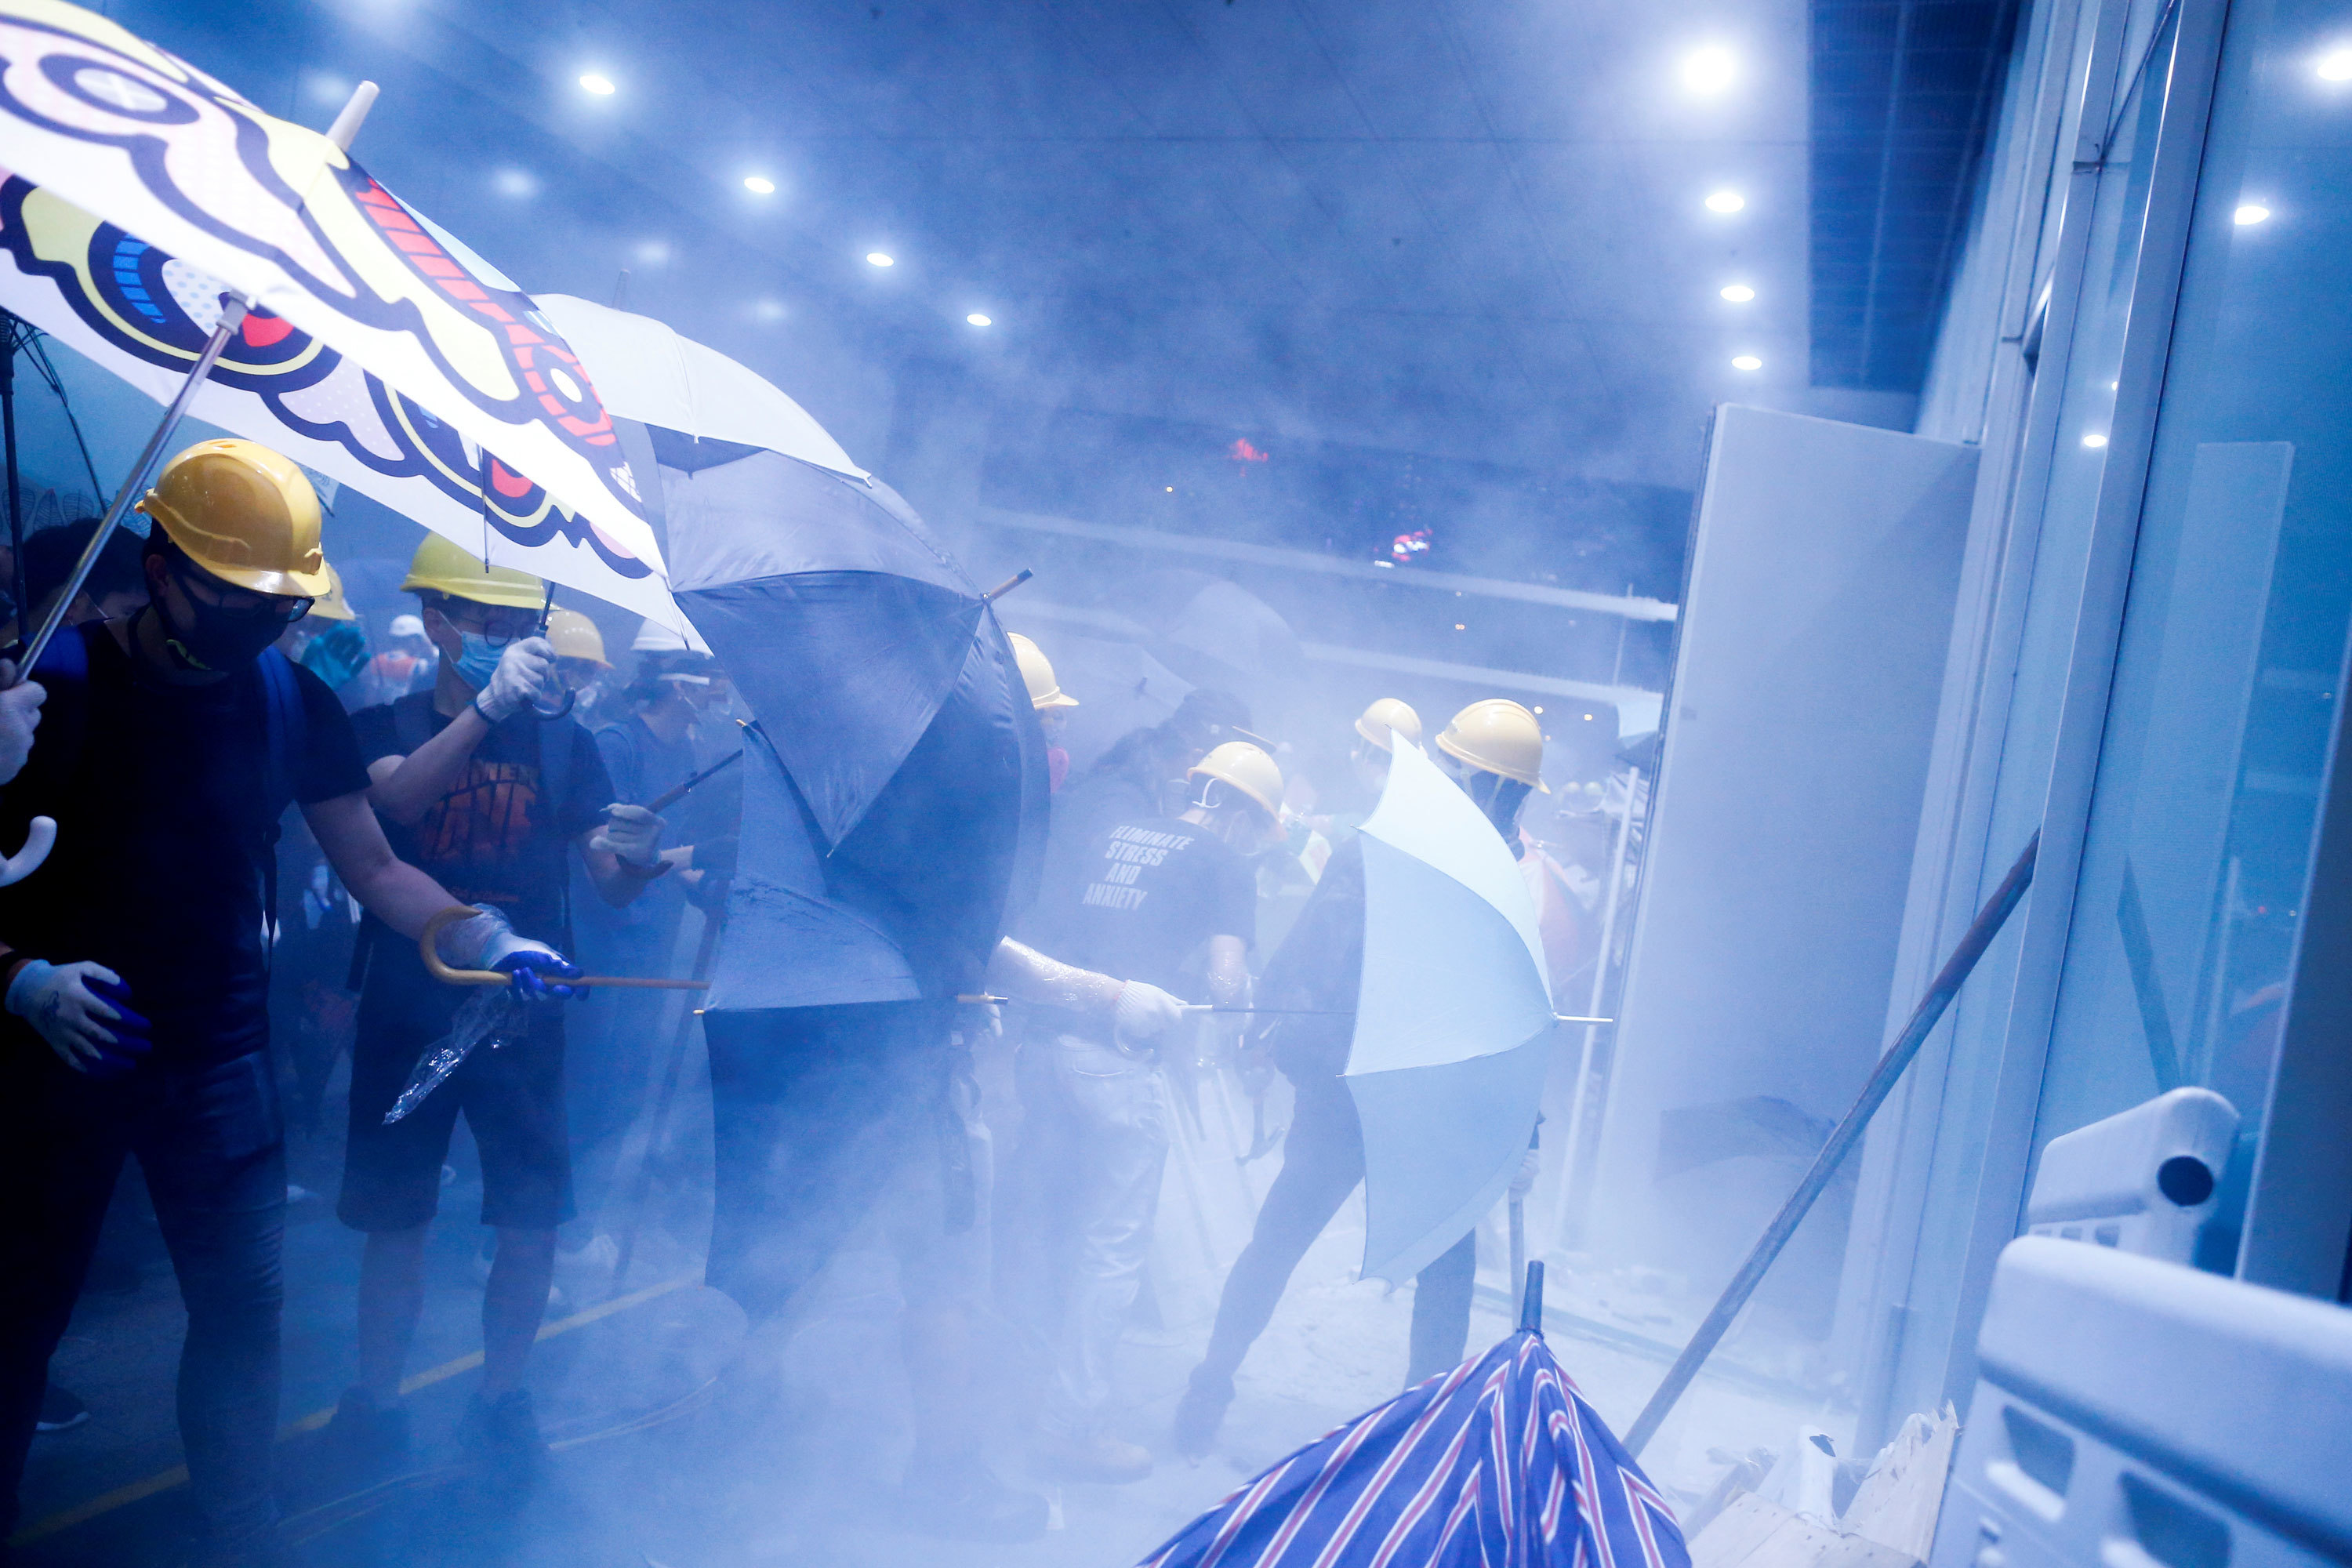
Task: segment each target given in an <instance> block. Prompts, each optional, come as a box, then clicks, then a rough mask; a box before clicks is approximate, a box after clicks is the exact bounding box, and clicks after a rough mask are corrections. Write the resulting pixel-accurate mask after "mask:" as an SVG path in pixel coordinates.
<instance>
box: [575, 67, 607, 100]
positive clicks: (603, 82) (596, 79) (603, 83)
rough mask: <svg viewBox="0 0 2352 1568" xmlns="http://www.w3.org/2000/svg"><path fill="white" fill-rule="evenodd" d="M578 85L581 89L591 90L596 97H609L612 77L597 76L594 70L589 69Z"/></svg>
mask: <svg viewBox="0 0 2352 1568" xmlns="http://www.w3.org/2000/svg"><path fill="white" fill-rule="evenodd" d="M580 86H581V88H582V89H583V90H584V91H587V92H593V93H594V94H595V95H596V96H597V97H598V98H610V97H612V96H613V93H614V87H613V79H612V78H610V77H605V76H599V75H597V74H596V73H595V72H594V71H590V72H589V73H588V74H587V75H586V76H583V77H582V78H581V79H580Z"/></svg>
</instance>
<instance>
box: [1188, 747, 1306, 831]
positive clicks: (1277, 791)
mask: <svg viewBox="0 0 2352 1568" xmlns="http://www.w3.org/2000/svg"><path fill="white" fill-rule="evenodd" d="M1184 776H1185V777H1186V778H1188V779H1189V778H1212V779H1215V780H1217V781H1218V782H1220V783H1222V784H1231V785H1233V786H1234V788H1235V789H1237V790H1239V791H1241V792H1242V793H1243V794H1244V795H1247V796H1249V797H1250V798H1251V799H1252V800H1254V801H1255V802H1257V803H1258V805H1262V806H1264V807H1265V814H1266V815H1267V816H1272V817H1277V818H1278V817H1280V816H1282V770H1281V769H1280V768H1278V767H1276V766H1275V765H1274V759H1273V758H1272V757H1269V756H1267V755H1266V754H1265V752H1262V751H1260V750H1258V749H1257V748H1256V747H1255V746H1253V745H1251V744H1250V743H1249V742H1247V741H1227V742H1225V743H1224V744H1223V745H1222V746H1219V747H1218V748H1217V749H1216V750H1215V751H1213V752H1210V753H1209V754H1208V755H1207V756H1205V757H1202V759H1201V760H1200V761H1199V762H1198V763H1195V764H1194V765H1193V767H1192V772H1190V773H1186V774H1185V775H1184Z"/></svg>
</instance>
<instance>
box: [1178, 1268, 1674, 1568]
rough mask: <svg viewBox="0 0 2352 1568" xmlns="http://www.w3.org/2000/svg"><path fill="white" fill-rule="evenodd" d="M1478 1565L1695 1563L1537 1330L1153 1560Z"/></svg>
mask: <svg viewBox="0 0 2352 1568" xmlns="http://www.w3.org/2000/svg"><path fill="white" fill-rule="evenodd" d="M1539 1288H1540V1287H1538V1289H1539ZM1474 1563H1475V1564H1476V1565H1477V1568H1690V1552H1689V1550H1688V1549H1687V1548H1686V1547H1685V1545H1684V1543H1683V1536H1682V1530H1681V1528H1680V1527H1679V1526H1678V1525H1676V1524H1675V1516H1674V1510H1672V1509H1670V1508H1668V1507H1667V1505H1666V1501H1665V1500H1664V1498H1663V1497H1661V1496H1659V1495H1658V1491H1657V1489H1656V1488H1655V1487H1653V1486H1652V1485H1651V1484H1650V1481H1649V1478H1647V1477H1646V1476H1644V1475H1643V1473H1642V1470H1641V1468H1640V1467H1639V1466H1638V1465H1636V1464H1635V1463H1634V1462H1633V1456H1632V1455H1630V1454H1628V1453H1627V1452H1626V1451H1625V1450H1624V1448H1623V1447H1622V1446H1621V1445H1620V1444H1619V1443H1618V1441H1617V1439H1616V1437H1615V1436H1613V1435H1612V1433H1611V1432H1610V1430H1609V1428H1608V1426H1606V1425H1604V1424H1603V1423H1602V1421H1601V1416H1600V1415H1599V1413H1598V1412H1596V1411H1595V1410H1594V1409H1593V1408H1592V1406H1591V1405H1589V1404H1587V1403H1585V1399H1584V1395H1583V1394H1580V1393H1579V1392H1578V1391H1577V1387H1576V1383H1575V1380H1574V1379H1572V1378H1570V1376H1569V1375H1568V1373H1567V1372H1566V1371H1565V1370H1564V1369H1563V1368H1562V1367H1561V1366H1560V1364H1559V1361H1558V1360H1556V1359H1555V1358H1554V1357H1553V1355H1552V1353H1551V1348H1550V1347H1549V1345H1548V1344H1546V1343H1545V1342H1544V1337H1543V1335H1542V1333H1541V1332H1540V1331H1537V1330H1535V1329H1522V1330H1521V1331H1519V1332H1517V1333H1516V1334H1514V1335H1512V1336H1511V1337H1510V1338H1509V1339H1507V1340H1505V1341H1503V1342H1501V1343H1500V1344H1498V1345H1496V1347H1495V1348H1494V1349H1492V1350H1490V1351H1488V1352H1486V1354H1485V1355H1483V1356H1481V1357H1479V1358H1478V1359H1477V1360H1476V1361H1471V1362H1465V1363H1462V1364H1461V1365H1460V1366H1457V1367H1455V1368H1454V1370H1453V1371H1452V1372H1449V1373H1444V1374H1443V1375H1442V1376H1438V1377H1433V1378H1431V1379H1430V1380H1429V1381H1428V1382H1426V1383H1424V1384H1421V1385H1419V1386H1418V1387H1415V1388H1409V1389H1407V1390H1406V1391H1405V1392H1404V1393H1402V1394H1399V1395H1397V1397H1395V1398H1394V1399H1391V1400H1390V1401H1389V1402H1388V1403H1387V1404H1386V1405H1381V1406H1380V1407H1379V1408H1377V1409H1375V1410H1372V1411H1370V1412H1369V1413H1367V1414H1365V1415H1360V1416H1358V1417H1357V1418H1356V1419H1355V1420H1353V1421H1350V1422H1349V1423H1348V1424H1347V1425H1346V1426H1341V1427H1339V1429H1337V1430H1336V1431H1333V1432H1331V1433H1329V1434H1328V1435H1327V1436H1324V1437H1322V1438H1321V1439H1319V1440H1318V1441H1316V1442H1314V1443H1310V1444H1308V1445H1307V1447H1304V1448H1301V1449H1299V1450H1298V1451H1297V1453H1295V1454H1293V1455H1291V1456H1290V1457H1289V1458H1286V1459H1283V1460H1281V1461H1279V1462H1278V1463H1276V1465H1275V1466H1274V1467H1273V1468H1270V1469H1268V1470H1266V1471H1265V1473H1264V1474H1262V1475H1260V1476H1258V1477H1257V1478H1256V1479H1254V1480H1252V1481H1250V1482H1249V1483H1248V1484H1247V1485H1245V1486H1244V1487H1243V1488H1242V1489H1240V1490H1238V1491H1236V1492H1234V1494H1233V1495H1232V1496H1231V1497H1229V1498H1227V1499H1226V1500H1224V1501H1223V1502H1221V1503H1219V1504H1218V1505H1217V1506H1216V1507H1215V1508H1213V1509H1211V1510H1209V1511H1208V1512H1207V1513H1204V1514H1202V1516H1201V1517H1200V1518H1199V1519H1196V1520H1194V1521H1192V1523H1191V1524H1188V1525H1186V1526H1185V1527H1184V1528H1183V1529H1182V1530H1181V1531H1178V1532H1177V1534H1176V1537H1175V1539H1173V1540H1172V1541H1170V1542H1168V1543H1167V1544H1166V1545H1165V1546H1162V1547H1161V1548H1160V1550H1159V1551H1157V1552H1153V1553H1152V1554H1151V1555H1150V1557H1149V1558H1147V1559H1145V1561H1144V1563H1143V1565H1142V1568H1390V1565H1391V1564H1393V1565H1395V1568H1405V1565H1406V1564H1411V1565H1412V1568H1440V1565H1452V1564H1463V1565H1465V1568H1467V1565H1469V1564H1474Z"/></svg>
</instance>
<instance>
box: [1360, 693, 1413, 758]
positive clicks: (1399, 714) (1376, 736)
mask: <svg viewBox="0 0 2352 1568" xmlns="http://www.w3.org/2000/svg"><path fill="white" fill-rule="evenodd" d="M1356 733H1357V734H1359V735H1361V736H1362V737H1363V738H1364V739H1365V740H1367V741H1370V742H1371V743H1372V744H1373V745H1375V746H1378V747H1379V748H1380V749H1381V751H1383V752H1392V751H1394V750H1396V748H1395V747H1394V746H1392V745H1391V744H1390V743H1389V737H1390V735H1391V734H1392V733H1393V734H1399V735H1402V736H1403V737H1404V738H1405V739H1406V740H1408V741H1412V742H1419V741H1420V739H1421V715H1420V714H1418V713H1416V712H1414V711H1413V710H1412V704H1411V703H1410V702H1406V701H1404V700H1402V699H1401V698H1395V697H1383V698H1381V699H1380V700H1378V701H1376V702H1374V703H1373V704H1372V705H1371V706H1370V708H1367V709H1365V710H1363V712H1361V713H1360V714H1358V715H1357V717H1356Z"/></svg>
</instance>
